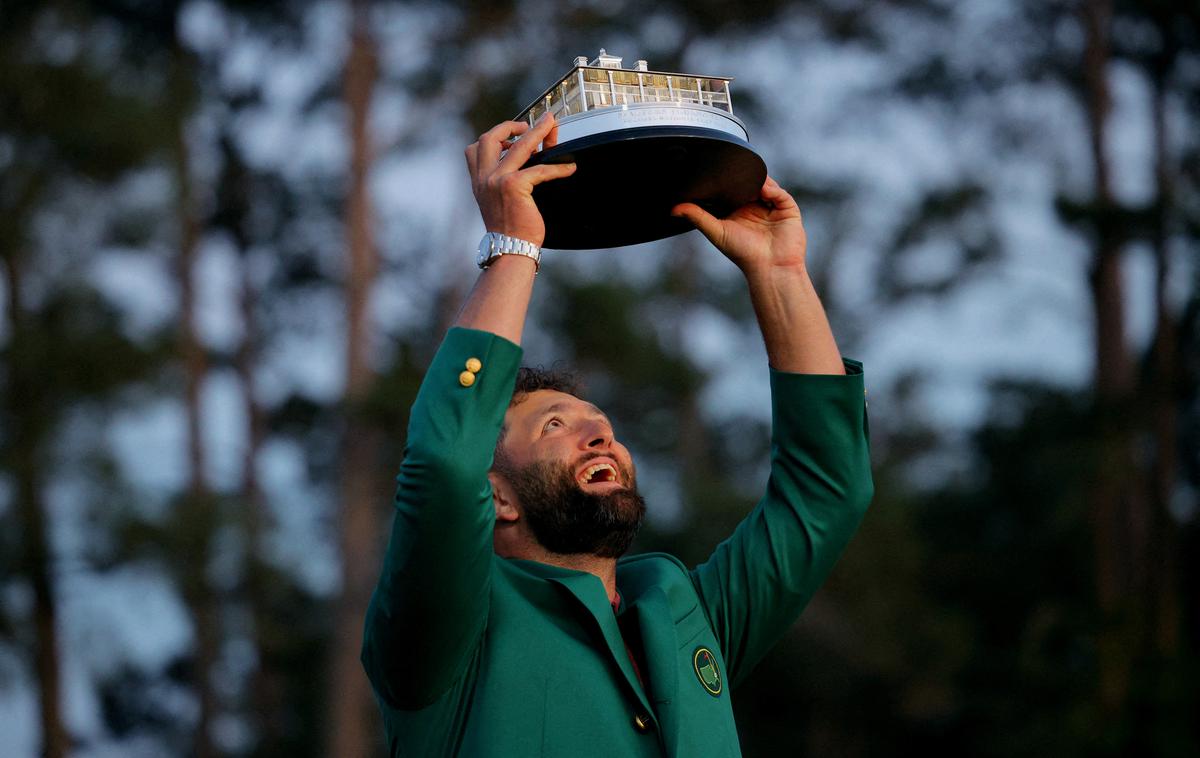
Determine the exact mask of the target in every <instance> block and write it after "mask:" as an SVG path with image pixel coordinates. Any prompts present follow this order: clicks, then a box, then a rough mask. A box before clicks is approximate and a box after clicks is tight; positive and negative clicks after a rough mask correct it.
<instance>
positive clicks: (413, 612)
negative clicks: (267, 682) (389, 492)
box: [362, 328, 521, 708]
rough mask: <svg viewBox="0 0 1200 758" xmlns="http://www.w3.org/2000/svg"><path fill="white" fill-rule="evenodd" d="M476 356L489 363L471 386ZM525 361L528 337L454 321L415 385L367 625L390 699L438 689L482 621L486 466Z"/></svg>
mask: <svg viewBox="0 0 1200 758" xmlns="http://www.w3.org/2000/svg"><path fill="white" fill-rule="evenodd" d="M471 358H475V359H477V360H478V361H479V363H480V364H481V365H480V367H479V370H478V372H476V373H475V374H474V382H473V383H470V386H464V385H463V382H461V381H460V375H461V374H462V373H463V372H464V371H466V370H467V362H468V360H469V359H471ZM520 361H521V349H520V348H519V347H518V346H516V345H514V344H513V343H511V342H508V341H507V340H505V339H503V338H501V337H497V336H496V335H493V334H489V333H487V332H481V331H475V330H471V329H460V328H455V329H451V330H450V332H449V334H447V335H446V339H445V341H444V342H443V343H442V346H441V348H440V349H439V350H438V353H437V355H436V356H435V357H434V359H433V363H432V364H431V365H430V367H429V371H428V372H427V373H426V375H425V379H424V381H423V382H422V383H421V388H420V390H419V391H418V393H417V399H416V402H415V403H414V404H413V407H412V413H411V416H410V418H409V425H408V438H407V446H406V452H405V456H404V462H403V464H402V465H401V466H400V475H399V477H398V486H397V489H396V498H395V521H394V523H393V525H392V533H391V538H390V540H389V542H388V547H387V552H386V554H385V556H384V560H383V570H382V572H381V574H380V577H379V583H378V584H377V585H376V587H375V592H374V594H373V595H372V596H371V603H370V605H369V607H368V609H367V618H366V624H365V628H364V630H363V648H362V662H363V666H364V667H365V668H366V671H367V675H368V677H369V678H370V680H371V684H372V686H373V687H374V688H375V691H376V693H377V694H378V695H379V696H380V698H382V699H383V700H384V702H386V703H388V704H389V705H391V706H392V707H395V708H420V707H423V706H425V705H428V704H429V703H431V702H433V701H434V700H435V699H437V697H438V696H440V695H441V694H442V693H444V692H445V691H446V690H447V689H449V687H450V686H451V685H452V684H453V682H454V681H455V679H456V678H457V677H458V676H459V675H461V673H462V672H463V670H464V668H465V667H466V665H467V663H468V661H469V658H470V655H471V653H472V651H473V650H474V648H475V646H476V645H477V644H478V642H479V639H480V636H481V634H482V632H483V629H484V625H485V622H486V619H487V614H488V595H489V589H490V572H491V565H492V555H493V549H492V527H493V522H494V518H495V512H494V509H493V506H492V497H491V495H492V491H491V485H490V484H489V483H488V480H487V472H488V469H490V468H491V465H492V454H493V451H494V449H495V446H496V440H497V438H498V437H499V434H500V427H501V424H502V423H503V421H504V413H505V410H506V409H507V408H508V403H509V400H510V399H511V397H512V391H513V386H514V382H515V378H516V371H517V367H518V366H519V365H520Z"/></svg>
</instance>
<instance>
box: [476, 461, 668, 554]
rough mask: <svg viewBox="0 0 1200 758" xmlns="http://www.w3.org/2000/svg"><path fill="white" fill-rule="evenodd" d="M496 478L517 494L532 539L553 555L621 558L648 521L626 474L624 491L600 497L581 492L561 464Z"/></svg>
mask: <svg viewBox="0 0 1200 758" xmlns="http://www.w3.org/2000/svg"><path fill="white" fill-rule="evenodd" d="M597 457H598V456H597ZM500 473H502V474H503V475H504V476H505V478H506V479H508V481H509V483H510V484H511V485H512V487H513V490H514V491H515V492H516V495H517V500H518V502H519V503H520V505H521V513H522V514H523V515H524V517H525V522H526V523H527V524H528V525H529V529H530V531H532V532H533V536H534V538H535V539H537V541H538V543H539V544H540V545H541V546H542V547H543V548H545V549H546V550H549V551H550V552H551V553H557V554H559V555H580V554H587V555H594V556H596V557H597V558H619V557H621V556H622V555H624V554H625V551H626V550H628V549H629V546H630V545H631V544H632V543H633V538H634V537H636V536H637V533H638V530H639V529H641V527H642V520H643V519H644V518H645V516H646V500H645V498H643V497H642V496H641V495H640V494H638V491H637V483H636V482H635V481H634V478H633V475H632V473H631V472H629V471H625V470H622V471H621V480H622V481H625V482H628V483H629V485H628V486H627V487H624V488H622V489H619V490H615V491H613V492H608V493H604V494H596V493H592V492H587V491H585V490H584V489H583V488H582V487H581V486H580V485H579V484H578V483H577V482H576V481H575V476H574V473H573V471H572V469H571V468H570V467H569V466H568V465H567V464H565V463H559V462H550V461H536V462H534V463H531V464H529V465H528V466H525V467H524V468H520V469H515V468H508V467H504V468H503V470H501V472H500Z"/></svg>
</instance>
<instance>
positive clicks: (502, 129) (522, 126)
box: [478, 121, 529, 171]
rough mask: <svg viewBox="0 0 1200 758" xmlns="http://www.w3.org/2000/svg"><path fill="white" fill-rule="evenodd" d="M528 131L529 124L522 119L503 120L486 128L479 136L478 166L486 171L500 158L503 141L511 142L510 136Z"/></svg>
mask: <svg viewBox="0 0 1200 758" xmlns="http://www.w3.org/2000/svg"><path fill="white" fill-rule="evenodd" d="M528 131H529V124H527V123H525V122H524V121H504V122H501V123H499V124H496V125H495V126H493V127H492V128H491V129H488V130H487V131H486V132H484V133H483V134H482V135H480V137H479V161H478V166H479V167H480V168H482V169H483V170H485V171H487V170H490V168H491V167H492V166H494V165H496V163H497V162H499V160H500V151H501V150H502V149H504V148H503V144H504V143H505V142H509V143H511V142H512V139H511V138H512V137H515V136H517V135H519V134H525V133H526V132H528Z"/></svg>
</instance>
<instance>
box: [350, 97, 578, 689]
mask: <svg viewBox="0 0 1200 758" xmlns="http://www.w3.org/2000/svg"><path fill="white" fill-rule="evenodd" d="M553 126H554V122H553V120H547V121H543V122H539V123H538V124H537V125H536V126H534V127H532V128H530V127H529V126H528V125H526V124H520V123H516V122H506V123H504V124H501V125H499V126H497V127H496V128H494V129H492V130H490V131H489V132H487V133H486V134H484V135H483V136H482V137H480V138H479V141H478V142H476V143H475V144H473V145H471V146H470V147H469V148H467V151H466V157H467V166H468V168H469V170H470V173H471V181H472V188H473V190H474V192H475V197H476V200H477V201H478V203H479V209H480V212H481V213H482V214H483V219H484V225H485V226H486V227H487V229H488V231H492V232H499V233H502V234H507V235H509V236H512V237H517V238H519V239H524V240H527V241H529V242H533V243H534V244H537V245H539V246H540V245H541V242H542V239H543V238H544V236H545V228H544V226H543V223H542V218H541V215H540V214H539V213H538V210H537V206H535V205H534V204H533V199H532V194H531V193H532V190H533V187H534V186H535V185H536V184H538V183H540V182H542V181H548V180H550V179H554V178H557V177H559V176H565V175H567V174H569V173H570V172H571V171H572V170H573V166H572V167H562V166H539V167H536V168H530V169H521V166H522V164H524V162H525V161H526V160H527V159H528V158H529V156H530V155H531V154H532V152H533V149H534V148H535V147H536V145H537V144H538V142H540V141H546V142H550V143H552V139H553V137H552V135H551V129H552V128H553ZM520 134H524V135H525V137H526V138H525V139H522V140H519V141H518V142H517V143H516V144H515V145H514V144H513V142H512V138H513V137H515V136H517V135H520ZM506 148H511V149H509V150H508V153H507V154H506V155H504V156H503V157H502V155H501V153H502V151H503V150H505V149H506ZM534 273H535V269H534V261H533V260H532V259H530V258H527V257H524V256H517V255H506V256H503V257H501V258H499V259H498V260H496V261H495V262H493V264H492V265H491V266H490V267H489V268H488V269H487V270H485V271H484V272H483V273H481V274H480V276H479V279H478V281H477V283H476V285H475V288H474V289H473V290H472V291H471V294H470V295H469V296H468V298H467V301H466V303H465V304H464V305H463V308H462V311H461V312H460V314H459V317H458V320H457V322H456V324H455V327H456V328H454V329H451V330H450V333H449V334H448V335H447V336H446V339H445V341H444V342H443V343H442V346H441V348H440V349H439V350H438V353H437V355H436V356H435V357H434V360H433V362H432V364H431V365H430V367H429V370H428V372H427V373H426V375H425V379H424V381H423V382H422V383H421V389H420V391H419V392H418V394H417V400H416V402H415V403H414V404H413V408H412V413H411V415H410V418H409V426H408V437H407V440H406V442H407V444H406V451H405V457H404V462H403V464H402V465H401V467H400V475H399V477H398V485H397V489H396V499H395V508H396V513H395V521H394V523H393V527H392V534H391V538H390V541H389V543H388V548H387V553H386V554H385V557H384V564H383V570H382V572H381V573H380V578H379V583H378V585H377V586H376V589H375V592H374V594H373V595H372V598H371V604H370V606H369V608H368V611H367V619H366V625H365V629H364V636H363V650H362V659H363V665H364V667H365V668H366V670H367V674H368V676H369V677H370V679H371V682H372V685H373V686H374V687H375V690H376V692H377V693H378V694H379V695H380V697H381V698H383V700H384V701H385V702H387V703H388V704H389V705H391V706H392V707H394V708H419V707H422V706H425V705H428V704H429V703H431V702H433V701H434V700H435V699H436V698H437V697H439V696H441V695H442V694H443V693H444V692H446V690H447V689H449V687H450V686H451V685H452V684H453V683H454V680H455V679H456V678H457V677H458V676H460V675H461V674H462V672H463V671H464V669H465V667H466V666H467V664H468V662H469V660H470V654H471V652H472V651H473V650H474V649H475V646H476V645H477V644H478V641H479V639H480V635H481V634H482V631H483V628H484V624H485V622H486V619H487V612H488V593H489V586H490V585H489V577H490V570H491V563H492V553H493V550H492V528H493V521H494V510H493V506H492V498H491V487H490V485H489V483H488V479H487V472H488V470H489V469H490V468H491V465H492V454H493V451H494V449H495V445H496V439H497V437H498V436H499V433H500V427H501V424H502V423H503V421H504V412H505V409H506V408H507V407H508V402H509V399H510V398H511V396H512V390H513V382H514V380H515V377H516V371H517V367H518V366H519V365H520V360H521V349H520V347H519V346H518V345H519V342H520V339H521V331H522V328H523V326H524V323H525V314H526V311H527V310H528V307H529V299H530V296H531V294H532V291H533V279H534Z"/></svg>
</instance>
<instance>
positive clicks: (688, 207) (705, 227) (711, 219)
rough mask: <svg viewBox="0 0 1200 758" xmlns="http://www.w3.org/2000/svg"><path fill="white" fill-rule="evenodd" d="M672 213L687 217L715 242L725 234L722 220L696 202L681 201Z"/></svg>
mask: <svg viewBox="0 0 1200 758" xmlns="http://www.w3.org/2000/svg"><path fill="white" fill-rule="evenodd" d="M671 215H672V216H676V217H679V218H686V219H687V220H688V221H690V222H691V224H692V226H694V227H696V228H697V229H699V230H700V233H701V234H703V235H704V236H705V237H708V239H709V241H710V242H712V243H713V244H716V242H717V240H718V239H720V237H721V236H722V234H723V232H722V229H721V220H720V219H718V218H717V217H716V216H714V215H712V214H711V213H709V212H708V211H706V210H704V209H703V208H701V207H700V206H698V205H696V204H695V203H680V204H679V205H677V206H675V207H674V208H672V209H671Z"/></svg>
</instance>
